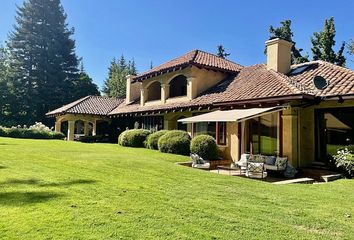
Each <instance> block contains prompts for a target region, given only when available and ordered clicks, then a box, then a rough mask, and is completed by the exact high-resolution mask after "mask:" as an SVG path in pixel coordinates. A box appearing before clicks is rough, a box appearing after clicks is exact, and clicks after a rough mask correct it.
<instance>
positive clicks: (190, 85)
mask: <svg viewBox="0 0 354 240" xmlns="http://www.w3.org/2000/svg"><path fill="white" fill-rule="evenodd" d="M194 79H195V77H188V78H187V97H188V99H189V100H192V99H194V98H195V97H196V96H197V86H196V84H197V81H194Z"/></svg>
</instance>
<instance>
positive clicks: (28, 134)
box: [0, 123, 65, 139]
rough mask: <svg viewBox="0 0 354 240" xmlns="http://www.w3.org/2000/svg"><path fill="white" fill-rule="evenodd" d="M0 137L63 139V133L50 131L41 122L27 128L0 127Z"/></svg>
mask: <svg viewBox="0 0 354 240" xmlns="http://www.w3.org/2000/svg"><path fill="white" fill-rule="evenodd" d="M0 137H10V138H27V139H64V138H65V135H64V134H63V133H57V132H54V131H52V129H50V128H48V127H47V126H45V125H44V124H42V123H35V124H34V125H32V126H30V127H29V128H27V126H23V127H22V126H17V127H11V128H6V127H0Z"/></svg>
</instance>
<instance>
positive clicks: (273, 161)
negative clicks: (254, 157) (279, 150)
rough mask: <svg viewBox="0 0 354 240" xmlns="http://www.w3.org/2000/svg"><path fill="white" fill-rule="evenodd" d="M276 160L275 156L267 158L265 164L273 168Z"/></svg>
mask: <svg viewBox="0 0 354 240" xmlns="http://www.w3.org/2000/svg"><path fill="white" fill-rule="evenodd" d="M276 159H277V158H276V157H275V156H267V157H266V161H265V163H266V164H267V165H273V166H274V165H275V161H276Z"/></svg>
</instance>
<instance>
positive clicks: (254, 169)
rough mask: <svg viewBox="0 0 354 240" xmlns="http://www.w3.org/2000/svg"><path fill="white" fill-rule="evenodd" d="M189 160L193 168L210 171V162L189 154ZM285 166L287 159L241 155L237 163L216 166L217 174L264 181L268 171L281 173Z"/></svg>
mask: <svg viewBox="0 0 354 240" xmlns="http://www.w3.org/2000/svg"><path fill="white" fill-rule="evenodd" d="M191 159H192V167H193V168H197V169H203V170H210V162H208V161H206V160H204V159H202V158H201V157H199V156H198V155H197V154H191ZM287 166H288V158H287V157H276V156H266V155H260V154H258V155H251V154H242V155H241V158H240V160H239V161H237V162H233V163H231V165H229V166H225V165H220V166H217V170H218V173H219V172H220V170H226V171H229V175H231V172H233V171H239V175H244V176H246V177H249V178H258V179H265V178H266V177H267V176H268V172H269V171H272V172H278V173H283V172H285V170H286V169H287ZM294 170H295V169H294ZM295 171H296V170H295ZM294 175H295V174H294Z"/></svg>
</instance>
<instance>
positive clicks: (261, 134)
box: [247, 113, 279, 155]
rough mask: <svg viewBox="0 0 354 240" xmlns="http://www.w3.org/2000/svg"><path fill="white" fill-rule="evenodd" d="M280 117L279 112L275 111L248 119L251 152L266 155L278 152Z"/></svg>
mask: <svg viewBox="0 0 354 240" xmlns="http://www.w3.org/2000/svg"><path fill="white" fill-rule="evenodd" d="M278 119H279V118H278V113H273V114H268V115H265V116H261V117H258V118H254V119H251V120H249V121H248V133H249V134H248V141H247V149H248V151H249V152H252V153H253V154H265V155H274V154H277V153H278V125H279V124H278Z"/></svg>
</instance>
